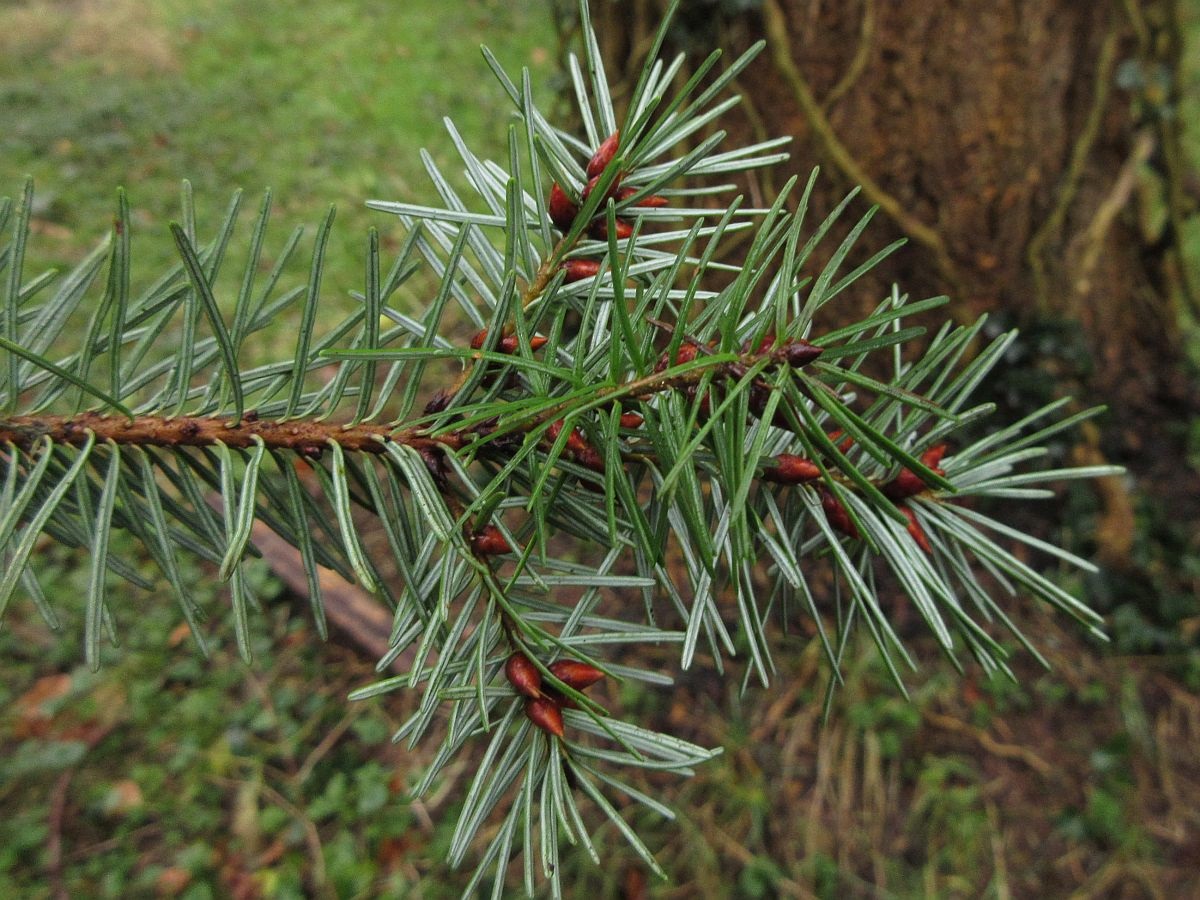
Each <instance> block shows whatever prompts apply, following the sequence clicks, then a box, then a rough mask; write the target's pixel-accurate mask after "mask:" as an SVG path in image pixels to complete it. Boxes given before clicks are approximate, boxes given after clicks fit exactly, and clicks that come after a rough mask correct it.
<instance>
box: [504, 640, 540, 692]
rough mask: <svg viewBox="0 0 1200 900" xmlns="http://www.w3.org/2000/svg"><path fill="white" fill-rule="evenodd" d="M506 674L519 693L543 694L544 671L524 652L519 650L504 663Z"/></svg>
mask: <svg viewBox="0 0 1200 900" xmlns="http://www.w3.org/2000/svg"><path fill="white" fill-rule="evenodd" d="M504 676H505V677H506V678H507V679H508V683H509V684H511V685H512V686H513V689H514V690H515V691H516V692H517V693H518V694H524V695H525V696H526V697H540V696H542V673H541V672H539V671H538V670H537V666H535V665H534V664H533V662H532V661H531V660H530V659H529V657H528V656H526V655H525V654H524V653H521V652H520V651H518V652H516V653H514V654H513V655H512V656H510V657H509V658H508V662H506V663H505V664H504Z"/></svg>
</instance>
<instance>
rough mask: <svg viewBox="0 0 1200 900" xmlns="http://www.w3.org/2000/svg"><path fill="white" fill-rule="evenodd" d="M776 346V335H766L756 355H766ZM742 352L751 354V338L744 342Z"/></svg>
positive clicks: (759, 344) (756, 350) (759, 343)
mask: <svg viewBox="0 0 1200 900" xmlns="http://www.w3.org/2000/svg"><path fill="white" fill-rule="evenodd" d="M774 346H775V335H773V334H768V335H764V336H763V339H762V340H761V341H759V342H758V347H757V348H756V349H755V350H754V352H755V353H766V352H767V351H768V350H770V349H771V348H772V347H774ZM742 352H743V353H749V352H750V339H749V338H747V339H746V340H744V341H742Z"/></svg>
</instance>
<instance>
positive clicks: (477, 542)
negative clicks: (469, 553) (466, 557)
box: [471, 525, 512, 556]
mask: <svg viewBox="0 0 1200 900" xmlns="http://www.w3.org/2000/svg"><path fill="white" fill-rule="evenodd" d="M471 549H472V550H474V551H475V554H476V555H477V556H495V555H496V554H498V553H511V552H512V544H510V543H509V542H508V540H507V539H506V538H505V537H504V535H503V534H501V533H500V529H499V528H497V527H496V526H495V525H487V526H484V528H482V529H481V530H480V531H477V532H475V536H474V537H473V538H471Z"/></svg>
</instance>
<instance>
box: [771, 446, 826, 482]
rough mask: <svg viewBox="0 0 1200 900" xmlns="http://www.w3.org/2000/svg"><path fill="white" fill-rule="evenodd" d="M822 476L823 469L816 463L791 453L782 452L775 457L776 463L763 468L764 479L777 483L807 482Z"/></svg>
mask: <svg viewBox="0 0 1200 900" xmlns="http://www.w3.org/2000/svg"><path fill="white" fill-rule="evenodd" d="M820 477H821V470H820V469H819V468H818V467H817V464H816V463H814V462H813V461H812V460H811V459H805V458H804V457H803V456H794V455H792V454H791V453H780V454H779V455H778V456H777V457H775V465H773V466H769V467H767V468H765V469H763V473H762V479H763V481H774V482H775V483H776V484H805V483H807V482H809V481H816V480H817V479H818V478H820Z"/></svg>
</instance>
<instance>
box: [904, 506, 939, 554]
mask: <svg viewBox="0 0 1200 900" xmlns="http://www.w3.org/2000/svg"><path fill="white" fill-rule="evenodd" d="M899 509H900V512H902V513H904V515H905V517H906V518H907V519H908V526H907V527H906V529H905V530H906V531H908V533H909V534H910V535H911V536H912V539H913V540H914V541H916V542H917V546H918V547H920V548H921V549H922V550H924V551H925V552H926V553H928V554H930V555H931V556H932V555H933V547H931V546H930V545H929V536H928V535H927V534H925V529H924V528H922V527H921V523H920V522H918V521H917V514H916V513H914V512H913V511H912V510H911V509H909V508H908V507H907V506H901V507H899Z"/></svg>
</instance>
